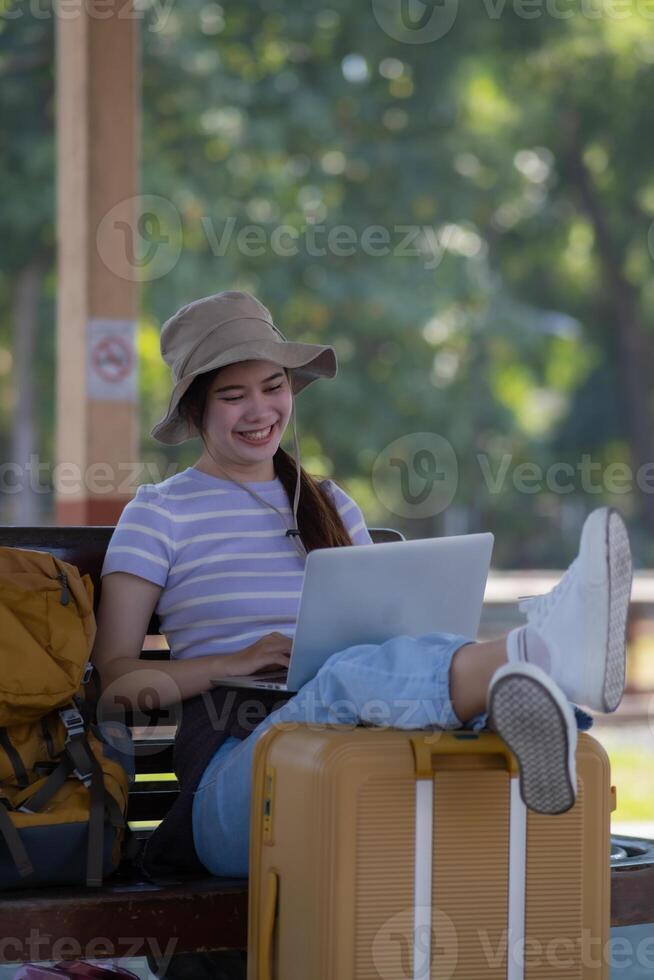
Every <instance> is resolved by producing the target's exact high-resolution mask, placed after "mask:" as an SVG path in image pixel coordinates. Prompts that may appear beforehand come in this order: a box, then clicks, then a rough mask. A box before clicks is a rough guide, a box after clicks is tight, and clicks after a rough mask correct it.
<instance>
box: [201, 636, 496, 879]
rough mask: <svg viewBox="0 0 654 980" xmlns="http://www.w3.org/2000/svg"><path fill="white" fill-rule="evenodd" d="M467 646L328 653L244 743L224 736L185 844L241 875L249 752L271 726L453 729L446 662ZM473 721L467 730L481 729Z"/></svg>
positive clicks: (457, 724) (442, 640)
mask: <svg viewBox="0 0 654 980" xmlns="http://www.w3.org/2000/svg"><path fill="white" fill-rule="evenodd" d="M472 642H473V641H472V640H469V639H467V638H466V637H465V636H455V635H453V634H451V633H426V634H425V635H424V636H420V637H410V636H395V637H393V638H392V639H390V640H387V641H386V642H385V643H382V644H377V643H364V644H359V645H357V646H352V647H347V648H346V649H345V650H340V651H339V652H338V653H334V654H333V655H332V656H331V657H330V658H329V660H327V662H326V663H325V664H324V665H323V667H322V668H321V669H320V671H319V672H318V673H317V674H316V676H315V677H314V678H313V679H312V680H310V681H309V682H308V683H307V684H305V685H304V687H302V688H301V689H300V690H299V691H298V693H297V694H296V695H295V696H294V697H292V698H291V699H290V700H288V701H287V702H286V703H285V704H284V705H283V706H282V707H281V708H278V709H277V710H276V711H273V712H272V713H271V714H270V715H268V717H267V718H265V719H264V720H263V721H262V722H261V724H260V725H258V726H257V727H256V729H255V730H254V731H253V732H252V734H251V735H249V736H248V737H247V738H246V739H237V738H233V737H232V738H228V739H227V741H226V742H224V743H223V744H222V745H221V746H220V748H219V749H218V751H217V752H216V754H215V755H214V757H213V759H212V760H211V762H210V763H209V765H208V766H207V768H206V769H205V771H204V774H203V776H202V779H201V780H200V784H199V786H198V789H197V792H196V794H195V797H194V800H193V840H194V843H195V849H196V851H197V854H198V857H199V858H200V860H201V861H202V863H203V864H204V866H205V867H206V868H207V870H209V871H210V872H211V873H212V874H214V875H223V876H228V877H238V878H241V877H246V876H247V874H248V854H249V836H250V796H251V773H252V754H253V752H254V747H255V745H256V742H257V739H258V738H259V736H260V735H262V734H263V732H265V731H266V730H267V729H268V728H270V726H271V725H273V724H275V723H276V722H309V723H315V724H332V725H333V724H343V725H357V724H370V725H378V726H379V725H383V726H387V727H392V728H405V729H411V728H416V729H420V728H423V729H424V728H461V727H462V726H463V723H462V722H461V720H460V719H459V718H458V717H457V715H456V714H455V712H454V708H453V707H452V702H451V700H450V685H449V673H450V663H451V661H452V657H453V656H454V654H455V653H456V651H457V650H458V649H459V648H460V647H462V646H464V645H465V644H466V643H472ZM485 722H486V715H485V714H481V715H477V716H476V717H475V718H473V719H471V720H470V721H468V722H467V724H466V727H467V728H473V729H475V730H476V729H479V728H483V727H484V725H485Z"/></svg>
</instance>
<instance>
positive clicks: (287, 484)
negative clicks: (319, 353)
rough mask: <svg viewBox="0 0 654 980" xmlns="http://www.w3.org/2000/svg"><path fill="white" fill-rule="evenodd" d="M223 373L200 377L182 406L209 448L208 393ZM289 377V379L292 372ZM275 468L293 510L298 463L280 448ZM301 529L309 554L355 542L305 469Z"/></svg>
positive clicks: (299, 518)
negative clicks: (205, 424) (207, 441)
mask: <svg viewBox="0 0 654 980" xmlns="http://www.w3.org/2000/svg"><path fill="white" fill-rule="evenodd" d="M220 370H221V369H220V368H217V369H216V370H215V371H208V372H206V373H205V374H199V375H198V376H197V378H195V379H194V380H193V382H192V384H191V385H190V387H189V388H188V389H187V391H185V392H184V395H183V396H182V398H181V400H180V402H179V414H180V415H181V416H182V418H184V419H186V421H187V423H189V425H191V426H193V427H195V429H196V430H197V432H198V433H200V436H201V438H202V442H203V443H205V445H206V442H205V427H204V414H205V406H206V400H207V393H208V391H209V388H210V387H211V385H212V384H213V381H214V379H215V378H216V376H217V375H218V373H219V372H220ZM286 375H287V377H288V371H287V372H286ZM273 466H274V468H275V474H276V475H277V476H278V477H279V479H280V481H281V483H282V486H283V487H284V489H285V491H286V496H287V497H288V500H289V503H290V505H291V508H292V507H293V499H294V496H295V480H296V471H295V460H294V459H293V457H292V456H291V455H290V454H289V453H287V452H286V450H285V449H282V447H281V446H280V447H279V448H278V450H277V452H276V453H275V455H274V456H273ZM297 526H298V529H299V531H300V535H301V537H302V543H303V544H304V547H305V548H306V550H307V552H309V551H313V550H314V548H338V547H344V546H346V545H350V544H352V539H351V538H350V535H349V534H348V532H347V529H346V527H345V525H344V524H343V521H342V520H341V516H340V514H339V513H338V511H337V510H336V507H335V506H334V504H333V502H332V500H331V499H330V497H329V495H328V494H327V492H326V491H325V490H323V489H322V487H321V486H320V483H319V482H318V479H317V478H316V477H313V476H311V474H310V473H307V471H306V470H305V469H304V467H302V466H300V499H299V501H298V510H297Z"/></svg>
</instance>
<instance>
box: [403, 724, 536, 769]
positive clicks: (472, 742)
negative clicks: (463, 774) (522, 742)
mask: <svg viewBox="0 0 654 980" xmlns="http://www.w3.org/2000/svg"><path fill="white" fill-rule="evenodd" d="M410 741H411V745H412V747H413V754H414V756H415V762H416V777H417V778H418V779H431V778H432V776H433V771H434V767H433V758H434V756H438V755H470V753H471V751H472V753H473V754H475V755H500V756H502V757H503V758H504V761H505V763H506V768H507V770H508V773H509V775H510V776H512V777H515V776H517V775H518V762H517V760H516V757H515V756H514V755H513V753H512V752H511V750H510V749H509V747H508V746H507V745H506V744H505V743H504V742H503V741H502V739H501V738H500V737H499V735H495V734H494V733H492V732H484V733H483V734H477V733H475V732H466V733H465V734H461V733H457V732H446V731H443V732H430V733H429V734H428V735H426V734H425V733H424V732H420V733H418V734H415V735H411V736H410ZM473 746H474V747H473Z"/></svg>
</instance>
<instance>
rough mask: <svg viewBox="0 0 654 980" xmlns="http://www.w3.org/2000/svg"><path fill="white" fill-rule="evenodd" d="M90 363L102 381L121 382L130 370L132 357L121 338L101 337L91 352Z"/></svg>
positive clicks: (128, 346) (132, 361) (126, 344)
mask: <svg viewBox="0 0 654 980" xmlns="http://www.w3.org/2000/svg"><path fill="white" fill-rule="evenodd" d="M91 362H92V364H93V367H94V368H95V370H96V371H97V372H98V374H99V375H100V377H101V378H102V380H103V381H109V382H116V381H123V380H124V379H125V378H126V377H127V376H128V374H129V373H130V371H131V370H132V366H133V364H134V355H133V353H132V349H131V347H130V345H129V344H128V343H127V341H126V340H124V339H123V338H122V337H103V338H102V340H99V341H98V343H97V344H96V345H95V347H94V348H93V350H92V351H91Z"/></svg>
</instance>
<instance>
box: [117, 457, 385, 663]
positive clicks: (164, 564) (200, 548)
mask: <svg viewBox="0 0 654 980" xmlns="http://www.w3.org/2000/svg"><path fill="white" fill-rule="evenodd" d="M322 485H323V486H324V487H325V488H326V489H327V491H328V492H329V493H330V495H331V497H332V500H333V501H334V503H335V504H336V507H337V510H338V512H339V514H340V515H341V517H342V519H343V523H344V524H345V527H346V528H347V530H348V532H349V534H350V537H351V538H352V542H353V543H354V544H371V543H372V539H371V537H370V535H369V533H368V529H367V527H366V524H365V521H364V519H363V516H362V514H361V511H360V509H359V507H358V506H357V504H356V503H355V502H354V500H352V498H351V497H349V496H348V495H347V494H346V493H345V491H344V490H342V489H341V488H340V487H339V486H338V485H337V484H336V483H334V482H333V481H332V480H325V481H323V483H322ZM250 486H252V489H253V490H255V492H256V493H258V494H259V496H260V497H262V498H263V499H264V500H268V501H270V503H272V504H274V505H275V507H277V508H278V509H279V510H280V511H281V512H282V514H284V517H285V519H286V520H287V522H288V523H287V524H283V521H282V518H281V517H279V516H278V514H276V513H275V511H274V510H272V509H271V508H269V507H265V506H264V505H263V504H261V503H259V501H258V500H256V499H255V498H254V497H252V496H251V495H250V494H249V493H248V492H247V490H244V489H242V488H241V487H239V486H237V485H236V484H234V483H232V482H231V481H230V480H222V479H219V478H218V477H215V476H210V475H209V474H208V473H203V472H202V471H201V470H198V469H196V468H195V467H193V466H191V467H188V468H187V469H185V470H183V471H182V472H181V473H177V474H176V475H175V476H171V477H169V478H168V479H167V480H164V481H163V482H162V483H156V484H144V485H142V486H140V487H139V488H138V490H137V492H136V495H135V497H134V499H133V500H130V502H129V503H128V504H127V505H126V507H125V508H124V510H123V512H122V514H121V516H120V519H119V521H118V523H117V525H116V528H115V530H114V533H113V535H112V537H111V540H110V542H109V546H108V548H107V553H106V555H105V559H104V564H103V566H102V572H101V575H108V574H109V573H110V572H130V573H131V574H132V575H138V576H140V577H141V578H144V579H148V581H150V582H155V583H156V584H157V585H161V586H163V587H164V588H163V591H162V593H161V595H160V597H159V601H158V603H157V606H156V612H157V614H158V616H159V619H160V623H161V632H162V633H164V634H165V636H166V639H167V640H168V644H169V646H170V651H171V656H172V657H175V658H185V657H197V656H200V655H201V654H209V653H232V652H234V651H236V650H239V649H242V648H243V647H246V646H249V645H250V644H251V643H254V642H255V641H256V640H257V639H259V638H260V637H262V636H265V635H266V634H267V633H272V632H275V631H276V632H279V633H283V634H284V635H286V636H289V637H292V636H293V635H294V633H295V624H296V620H297V614H298V608H299V600H300V593H301V591H302V577H303V575H304V565H305V559H304V558H302V557H301V556H300V555H299V554H298V552H297V550H296V548H295V546H294V544H293V542H292V540H291V538H290V537H286V530H287V528H288V527H290V526H291V520H292V516H293V512H292V508H291V506H290V504H289V501H288V497H287V495H286V491H285V490H284V487H283V485H282V483H281V481H280V480H279V479H274V480H270V481H268V482H261V483H252V484H250Z"/></svg>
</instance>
